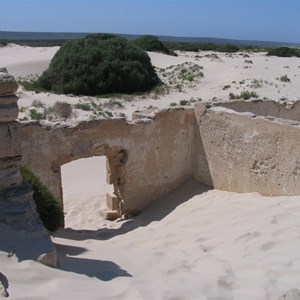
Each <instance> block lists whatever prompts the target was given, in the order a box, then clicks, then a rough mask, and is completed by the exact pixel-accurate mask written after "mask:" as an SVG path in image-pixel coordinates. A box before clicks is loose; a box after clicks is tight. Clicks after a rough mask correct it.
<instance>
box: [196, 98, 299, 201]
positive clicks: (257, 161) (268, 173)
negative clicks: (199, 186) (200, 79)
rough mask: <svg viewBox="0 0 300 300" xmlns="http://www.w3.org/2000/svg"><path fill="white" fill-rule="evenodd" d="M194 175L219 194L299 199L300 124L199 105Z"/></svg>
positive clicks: (197, 110)
mask: <svg viewBox="0 0 300 300" xmlns="http://www.w3.org/2000/svg"><path fill="white" fill-rule="evenodd" d="M194 109H195V115H196V120H197V122H196V123H197V125H196V126H197V131H198V133H197V137H196V139H195V147H194V153H193V156H192V162H193V163H192V169H193V174H194V176H195V178H196V179H198V180H199V181H201V182H203V183H205V184H207V185H209V186H211V187H214V188H217V189H221V190H227V191H235V192H259V193H261V194H262V195H274V196H275V195H295V194H300V123H299V122H295V121H284V120H282V119H274V120H273V121H271V120H268V119H267V118H264V117H255V116H253V115H252V114H249V113H237V112H235V111H232V110H229V109H226V108H222V107H211V108H208V109H207V108H206V107H205V106H204V105H202V104H196V105H195V107H194Z"/></svg>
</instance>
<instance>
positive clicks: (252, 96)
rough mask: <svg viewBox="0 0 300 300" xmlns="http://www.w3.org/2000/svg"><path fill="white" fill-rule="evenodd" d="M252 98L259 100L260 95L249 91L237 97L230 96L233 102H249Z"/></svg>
mask: <svg viewBox="0 0 300 300" xmlns="http://www.w3.org/2000/svg"><path fill="white" fill-rule="evenodd" d="M250 98H258V95H257V94H256V93H255V92H253V91H251V92H249V91H243V92H241V94H239V95H236V94H234V93H230V94H229V99H231V100H234V99H244V100H248V99H250Z"/></svg>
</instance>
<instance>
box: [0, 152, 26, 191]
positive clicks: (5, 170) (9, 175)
mask: <svg viewBox="0 0 300 300" xmlns="http://www.w3.org/2000/svg"><path fill="white" fill-rule="evenodd" d="M20 163H21V157H20V156H14V157H6V158H1V159H0V190H4V189H7V188H10V187H13V186H17V185H19V184H20V183H21V182H22V176H21V173H20Z"/></svg>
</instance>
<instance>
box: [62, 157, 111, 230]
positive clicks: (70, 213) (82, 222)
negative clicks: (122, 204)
mask: <svg viewBox="0 0 300 300" xmlns="http://www.w3.org/2000/svg"><path fill="white" fill-rule="evenodd" d="M106 164H107V162H106V156H93V157H89V158H81V159H77V160H74V161H72V162H70V163H67V164H64V165H62V166H61V179H62V193H63V204H64V205H63V206H64V213H65V228H72V229H94V230H95V229H96V228H99V227H101V222H103V218H102V217H101V216H100V214H99V211H101V210H105V209H107V202H106V194H107V193H112V192H113V190H114V188H113V185H112V184H108V183H107V179H106V172H107V169H106Z"/></svg>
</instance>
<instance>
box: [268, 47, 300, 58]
mask: <svg viewBox="0 0 300 300" xmlns="http://www.w3.org/2000/svg"><path fill="white" fill-rule="evenodd" d="M267 55H269V56H279V57H293V56H295V57H300V50H298V49H294V48H289V47H279V48H275V49H272V50H270V51H269V52H268V53H267Z"/></svg>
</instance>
